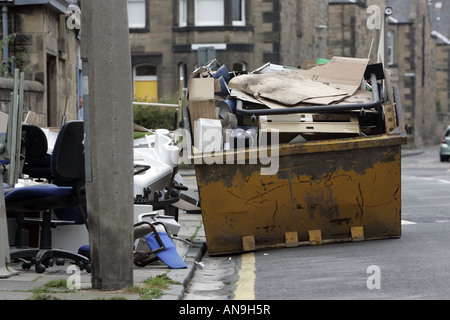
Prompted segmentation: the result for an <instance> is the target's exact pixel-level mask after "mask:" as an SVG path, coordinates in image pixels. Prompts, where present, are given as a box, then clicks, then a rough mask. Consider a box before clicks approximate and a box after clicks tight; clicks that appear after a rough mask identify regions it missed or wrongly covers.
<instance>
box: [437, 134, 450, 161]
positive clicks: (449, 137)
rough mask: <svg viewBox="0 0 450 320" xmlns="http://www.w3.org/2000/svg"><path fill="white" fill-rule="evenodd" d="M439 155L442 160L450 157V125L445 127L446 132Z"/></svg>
mask: <svg viewBox="0 0 450 320" xmlns="http://www.w3.org/2000/svg"><path fill="white" fill-rule="evenodd" d="M439 155H440V157H441V161H449V159H450V126H448V127H447V129H445V133H444V135H443V136H442V139H441V148H440V150H439Z"/></svg>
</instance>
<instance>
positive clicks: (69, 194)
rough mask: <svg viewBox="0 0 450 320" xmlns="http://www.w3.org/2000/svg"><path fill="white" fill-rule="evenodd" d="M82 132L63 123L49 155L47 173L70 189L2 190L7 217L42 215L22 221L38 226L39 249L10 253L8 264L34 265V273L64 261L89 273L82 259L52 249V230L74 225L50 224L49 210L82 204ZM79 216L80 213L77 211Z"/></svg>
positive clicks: (76, 123)
mask: <svg viewBox="0 0 450 320" xmlns="http://www.w3.org/2000/svg"><path fill="white" fill-rule="evenodd" d="M83 139H84V131H83V122H82V121H71V122H67V123H65V124H64V125H63V126H62V127H61V130H60V132H59V135H58V138H57V140H56V143H55V147H54V149H53V153H52V159H51V169H52V173H53V176H54V177H55V179H58V180H63V181H66V182H68V181H70V182H71V185H70V186H57V185H55V184H40V185H36V186H26V187H19V188H13V189H8V190H5V205H6V212H7V213H24V212H37V211H40V212H42V219H30V218H25V219H24V220H25V221H24V222H25V223H35V224H39V225H40V229H41V230H40V240H39V248H27V249H12V250H11V251H10V257H11V261H13V262H18V261H24V264H23V265H22V267H23V268H30V267H31V265H33V264H34V265H35V270H36V272H38V273H42V272H44V271H45V269H46V267H48V266H51V265H53V260H54V259H56V264H59V265H62V264H63V261H64V260H65V259H69V260H73V261H74V262H75V263H76V264H77V265H78V266H79V267H80V269H86V271H88V272H90V268H91V266H90V262H89V259H88V258H87V257H85V256H83V255H80V254H78V253H75V252H69V251H66V250H59V249H53V248H52V231H51V228H52V227H56V226H57V225H64V224H74V223H75V221H68V220H53V219H52V218H51V214H52V211H53V210H56V209H58V208H67V207H80V208H81V207H82V206H84V205H85V204H86V197H85V189H84V179H85V172H84V146H83ZM79 214H80V215H81V214H82V210H79Z"/></svg>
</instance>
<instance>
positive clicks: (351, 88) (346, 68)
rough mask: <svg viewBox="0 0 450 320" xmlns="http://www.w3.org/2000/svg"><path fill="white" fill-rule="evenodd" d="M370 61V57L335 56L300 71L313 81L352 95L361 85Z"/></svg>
mask: <svg viewBox="0 0 450 320" xmlns="http://www.w3.org/2000/svg"><path fill="white" fill-rule="evenodd" d="M369 61H370V59H356V58H345V57H333V58H332V59H331V60H330V62H328V63H325V64H321V65H316V66H315V67H313V68H311V69H309V70H301V71H299V73H300V74H302V75H304V76H307V77H308V78H309V79H311V80H313V81H316V82H320V83H323V84H327V85H330V86H332V87H333V88H335V89H338V90H342V91H345V92H346V93H347V94H348V95H350V96H351V95H353V94H354V93H355V92H356V90H358V88H359V87H360V85H361V81H362V79H363V77H364V73H365V71H366V69H367V65H368V64H369Z"/></svg>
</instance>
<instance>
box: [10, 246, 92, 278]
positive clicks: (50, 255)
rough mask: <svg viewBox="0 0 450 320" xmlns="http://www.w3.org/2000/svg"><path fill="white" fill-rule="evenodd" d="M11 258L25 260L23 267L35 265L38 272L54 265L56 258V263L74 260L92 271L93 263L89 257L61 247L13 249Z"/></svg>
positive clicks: (83, 267) (80, 266) (82, 267)
mask: <svg viewBox="0 0 450 320" xmlns="http://www.w3.org/2000/svg"><path fill="white" fill-rule="evenodd" d="M10 258H11V261H13V262H19V261H23V262H24V263H23V264H22V268H23V269H30V268H31V266H32V265H34V266H35V270H36V272H37V273H43V272H44V271H45V269H46V268H47V267H51V266H52V265H53V262H54V261H53V260H55V259H56V265H64V262H65V259H68V260H72V261H74V262H75V264H76V265H77V266H78V267H79V268H80V269H81V270H83V269H84V270H86V271H87V272H91V264H90V261H89V259H88V258H86V257H85V256H82V255H80V254H77V253H75V252H70V251H65V250H60V249H39V248H30V249H12V250H10Z"/></svg>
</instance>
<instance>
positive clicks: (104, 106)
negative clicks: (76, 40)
mask: <svg viewBox="0 0 450 320" xmlns="http://www.w3.org/2000/svg"><path fill="white" fill-rule="evenodd" d="M81 57H82V60H83V89H84V99H83V100H84V106H83V108H85V110H84V121H85V133H86V139H85V148H86V193H87V195H86V196H87V208H88V213H87V215H88V227H89V238H90V240H89V243H90V250H91V261H92V287H93V288H94V289H101V290H116V289H122V288H125V287H127V286H129V285H131V284H133V107H132V101H133V100H132V84H131V58H130V46H129V40H128V21H127V5H126V0H114V1H111V0H95V1H92V0H81Z"/></svg>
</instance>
